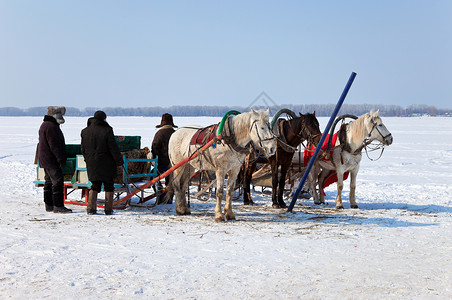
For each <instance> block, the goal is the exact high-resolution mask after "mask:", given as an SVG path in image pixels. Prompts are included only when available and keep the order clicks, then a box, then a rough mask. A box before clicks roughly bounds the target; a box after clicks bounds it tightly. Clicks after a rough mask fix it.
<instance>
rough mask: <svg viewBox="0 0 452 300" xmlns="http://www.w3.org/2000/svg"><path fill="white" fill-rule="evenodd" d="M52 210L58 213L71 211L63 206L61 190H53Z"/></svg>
mask: <svg viewBox="0 0 452 300" xmlns="http://www.w3.org/2000/svg"><path fill="white" fill-rule="evenodd" d="M52 196H53V212H54V213H59V214H67V213H71V212H72V209H69V208H66V207H64V195H63V192H55V191H54V192H53V195H52Z"/></svg>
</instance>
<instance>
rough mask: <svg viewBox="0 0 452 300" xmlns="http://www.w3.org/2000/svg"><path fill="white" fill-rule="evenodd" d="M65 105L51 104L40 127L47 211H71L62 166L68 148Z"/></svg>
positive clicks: (40, 151)
mask: <svg viewBox="0 0 452 300" xmlns="http://www.w3.org/2000/svg"><path fill="white" fill-rule="evenodd" d="M65 113H66V108H65V107H64V106H49V107H48V108H47V114H46V115H45V116H44V122H43V123H42V124H41V127H40V128H39V144H38V161H39V166H40V167H41V168H43V169H44V174H45V176H44V179H45V183H44V203H45V206H46V211H48V212H51V211H53V212H54V213H71V212H72V210H70V209H68V208H66V207H64V194H63V192H64V177H63V172H62V168H63V167H64V166H65V165H66V150H65V145H66V144H65V141H64V135H63V132H62V131H61V129H60V124H63V123H64V118H63V115H64V114H65Z"/></svg>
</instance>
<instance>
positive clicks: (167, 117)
mask: <svg viewBox="0 0 452 300" xmlns="http://www.w3.org/2000/svg"><path fill="white" fill-rule="evenodd" d="M165 125H171V126H172V127H175V128H177V126H176V125H174V123H173V116H172V115H171V114H169V113H164V114H163V115H162V120H161V121H160V125H157V126H155V127H157V128H160V127H163V126H165Z"/></svg>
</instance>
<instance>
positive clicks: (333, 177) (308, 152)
mask: <svg viewBox="0 0 452 300" xmlns="http://www.w3.org/2000/svg"><path fill="white" fill-rule="evenodd" d="M328 138H329V135H327V137H326V139H325V142H324V143H323V145H322V151H323V152H325V150H326V148H327V145H328ZM336 141H337V133H335V134H333V138H332V141H331V151H330V153H329V156H330V157H331V156H332V155H333V150H332V149H333V148H334V146H335V145H336ZM314 150H315V147H314V145H311V146H310V147H309V148H308V149H305V150H304V153H303V166H304V167H306V166H307V165H308V163H309V160H310V159H311V157H312V155H313V154H314ZM323 160H326V161H327V160H328V159H327V158H326V157H324V158H323ZM348 174H349V172H345V173H344V180H346V179H347V178H348ZM335 182H337V174H336V171H330V173H328V175H327V176H326V177H325V180H324V182H323V188H326V187H327V186H329V185H330V184H332V183H335ZM322 192H323V194H325V192H324V191H322Z"/></svg>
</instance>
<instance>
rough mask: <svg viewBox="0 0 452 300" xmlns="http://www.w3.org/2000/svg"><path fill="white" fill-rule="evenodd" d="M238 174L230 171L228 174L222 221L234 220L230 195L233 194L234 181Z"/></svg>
mask: <svg viewBox="0 0 452 300" xmlns="http://www.w3.org/2000/svg"><path fill="white" fill-rule="evenodd" d="M237 175H238V173H237V172H235V171H233V170H230V171H229V172H228V185H227V188H226V202H225V205H224V219H225V220H235V215H234V213H233V212H232V195H233V194H234V187H235V181H236V179H237Z"/></svg>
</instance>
